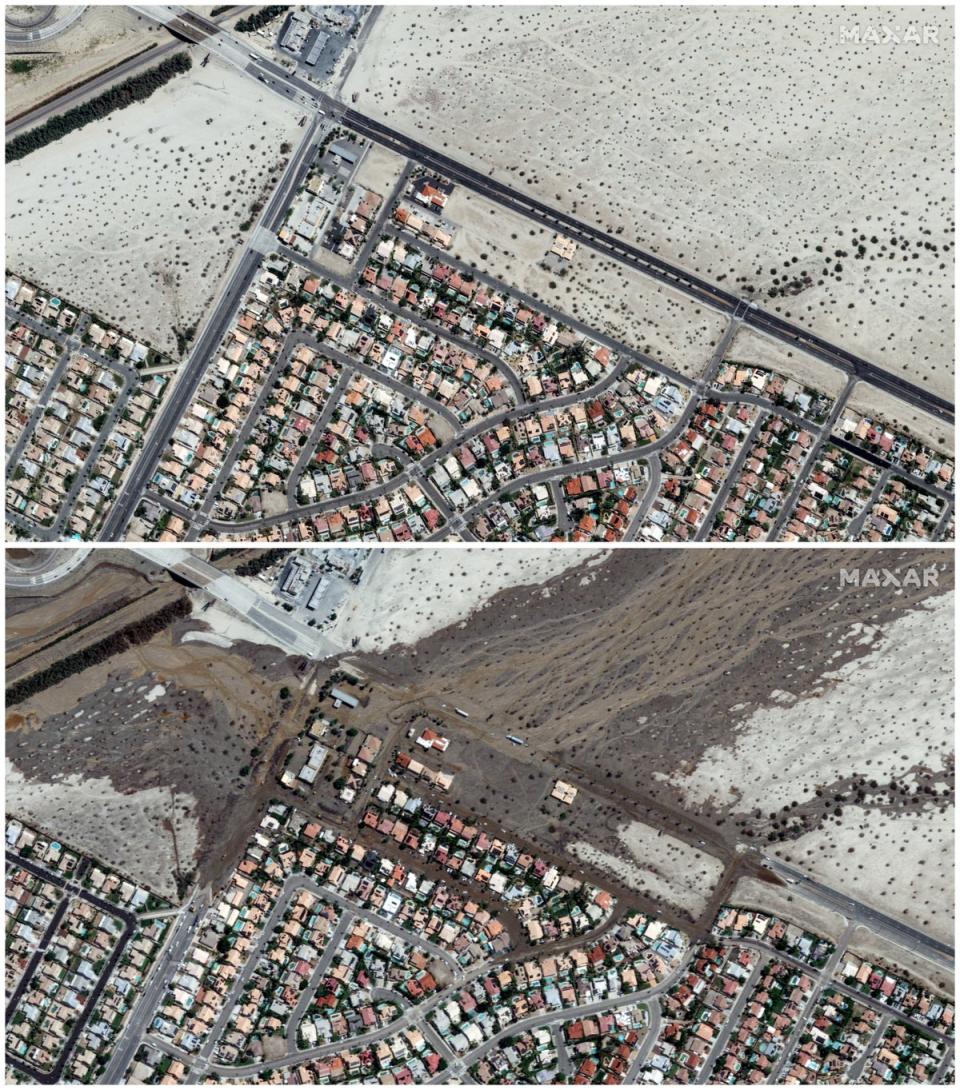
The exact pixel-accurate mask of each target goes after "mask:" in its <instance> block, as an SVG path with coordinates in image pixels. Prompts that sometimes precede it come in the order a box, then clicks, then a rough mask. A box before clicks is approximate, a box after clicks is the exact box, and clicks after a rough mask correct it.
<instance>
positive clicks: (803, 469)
mask: <svg viewBox="0 0 960 1090" xmlns="http://www.w3.org/2000/svg"><path fill="white" fill-rule="evenodd" d="M856 384H857V383H856V379H853V378H849V379H847V381H846V384H845V385H844V387H843V389H842V390H841V391H840V396H839V397H838V398H837V400H836V401H835V402H834V403H833V408H832V409H831V410H830V415H829V416H828V417H827V419H826V421H825V422H824V424H823V426H822V427H821V428H820V433H819V435H818V436H817V438H816V439H815V440H814V442H813V444H812V445H811V447H810V450H809V451H808V452H807V456H806V458H804V460H803V465H801V466H800V473H799V474H798V476H797V479H796V481H795V482H794V485H793V488H792V489H791V490H790V494H789V495H788V496H787V498H786V501H785V502H784V505H783V507H782V508H781V509H780V513H779V514H778V515H777V517H776V519H775V520H774V523H773V528H772V529H771V530H770V533H769V534H767V541H778V540H779V539H780V536H781V534H782V533H783V528H784V526H786V524H787V522H788V521H789V520H790V517H791V516H792V515H793V512H794V510H795V509H796V506H797V501H798V500H799V499H800V493H801V492H802V491H803V483H804V481H805V480H806V479H807V476H808V475H809V473H810V470H811V469H813V467H814V465H816V462H817V458H819V457H820V451H821V450H822V449H823V446H824V444H825V443H826V442H828V441H829V438H830V433H831V432H832V431H833V429H834V426H835V425H836V423H837V420H839V419H840V413H841V412H842V411H843V407H844V405H846V403H847V398H848V397H849V396H850V394H851V392H852V390H853V388H854V386H856Z"/></svg>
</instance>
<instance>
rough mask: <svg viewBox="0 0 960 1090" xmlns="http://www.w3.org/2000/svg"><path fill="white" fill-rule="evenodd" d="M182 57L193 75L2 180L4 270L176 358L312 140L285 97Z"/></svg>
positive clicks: (13, 166) (32, 157)
mask: <svg viewBox="0 0 960 1090" xmlns="http://www.w3.org/2000/svg"><path fill="white" fill-rule="evenodd" d="M184 48H185V50H187V51H188V52H189V53H190V55H191V56H192V58H193V68H192V69H191V70H190V71H189V72H188V73H185V74H183V75H179V76H176V77H174V79H173V80H171V81H170V82H169V83H168V84H166V85H165V86H164V87H163V88H162V89H161V90H159V91H157V92H156V93H155V94H153V95H152V96H151V97H150V98H149V99H147V100H146V101H145V102H139V103H136V104H134V105H132V106H128V107H127V108H126V109H124V110H120V111H115V112H114V113H112V114H111V115H110V116H109V117H106V118H104V119H103V120H101V121H97V122H94V123H92V124H90V125H86V126H84V128H82V129H79V130H77V131H76V132H72V133H70V134H69V135H67V136H66V137H64V138H63V139H62V140H58V141H56V142H55V143H53V144H49V145H47V146H46V147H45V148H41V149H39V150H38V151H34V152H32V153H31V154H29V155H28V156H26V158H24V159H21V160H18V161H16V162H14V163H10V164H8V166H7V172H6V179H7V219H6V223H7V265H8V267H10V268H11V269H13V270H15V271H17V272H19V273H22V274H23V275H24V276H26V277H28V278H29V279H32V280H34V281H36V282H38V283H39V284H41V285H42V286H44V287H46V288H48V289H49V290H51V291H53V292H55V293H57V294H59V295H61V296H62V297H63V298H65V299H68V300H69V301H70V302H72V303H75V304H76V305H78V306H80V307H83V308H85V309H88V310H92V311H94V312H95V313H97V314H100V315H102V316H103V317H104V318H106V319H107V320H109V321H112V322H115V323H116V324H117V325H118V326H119V327H120V328H121V329H123V330H124V331H126V332H129V333H131V334H132V335H135V336H136V337H138V338H142V339H144V340H146V341H147V342H149V343H150V344H152V345H153V346H154V347H156V348H158V349H162V350H163V351H166V352H169V353H171V354H172V355H174V356H178V354H179V353H178V350H177V339H176V336H175V333H174V330H180V331H181V332H183V331H185V330H188V329H190V328H191V327H193V326H194V325H196V323H197V322H198V321H199V319H200V318H201V316H202V315H203V314H204V313H205V311H206V309H207V307H208V306H209V305H210V303H211V302H212V300H213V299H214V298H215V297H216V295H217V294H218V292H219V289H220V286H221V282H222V278H223V276H224V274H225V272H226V270H227V268H228V267H229V264H230V261H231V258H232V257H233V255H234V254H235V253H236V251H237V249H238V246H239V244H240V242H241V241H242V239H243V237H244V232H242V231H241V229H240V225H241V224H242V223H244V222H246V221H248V220H249V219H250V215H251V207H252V206H253V204H254V203H255V202H257V201H258V200H260V199H262V198H263V196H264V195H265V193H266V192H267V191H268V189H269V187H270V186H271V184H272V182H273V181H275V180H276V179H277V178H279V176H280V171H281V169H282V166H283V164H284V163H285V162H286V160H287V158H288V157H289V156H288V154H287V153H285V152H283V151H282V150H281V146H286V145H289V146H290V147H291V148H292V147H294V146H296V144H297V142H298V141H299V139H300V138H301V136H302V133H301V131H300V129H299V128H298V127H297V120H298V118H299V116H300V114H299V112H298V111H297V110H296V109H294V108H292V107H290V106H289V105H287V104H286V103H284V102H283V101H282V100H281V99H280V98H279V96H277V95H272V94H269V93H268V92H267V91H265V90H263V89H262V88H261V87H260V85H259V84H258V83H257V82H256V81H255V80H251V79H249V78H247V77H245V76H244V75H243V74H242V73H240V72H238V71H237V70H236V69H235V68H233V67H231V66H228V65H225V64H221V63H220V62H219V61H216V60H212V61H211V62H210V63H209V64H208V65H207V66H206V67H205V68H202V67H201V66H200V62H201V61H202V59H203V57H204V56H206V55H207V54H206V53H205V52H204V51H203V50H200V49H198V48H190V47H186V46H185V47H184Z"/></svg>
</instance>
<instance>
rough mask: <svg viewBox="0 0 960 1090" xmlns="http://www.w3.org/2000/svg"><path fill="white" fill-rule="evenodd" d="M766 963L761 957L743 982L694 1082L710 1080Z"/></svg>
mask: <svg viewBox="0 0 960 1090" xmlns="http://www.w3.org/2000/svg"><path fill="white" fill-rule="evenodd" d="M765 964H766V960H765V959H764V958H760V960H759V961H758V962H757V964H756V965H754V967H753V970H752V972H751V973H750V975H749V976H748V977H747V979H746V980H745V981H744V982H743V987H742V988H741V989H740V994H739V995H738V996H737V998H736V1001H735V1002H734V1004H733V1006H732V1007H731V1008H730V1010H729V1012H728V1013H727V1016H726V1018H725V1019H724V1022H723V1025H722V1026H721V1027H720V1032H719V1033H718V1034H717V1037H716V1040H715V1041H714V1042H713V1044H712V1045H711V1046H710V1051H709V1052H708V1053H707V1055H706V1058H705V1059H704V1061H703V1064H702V1065H701V1067H700V1070H699V1071H698V1072H697V1076H696V1078H695V1079H694V1082H697V1083H705V1082H707V1081H709V1079H710V1075H711V1073H712V1071H713V1068H714V1065H715V1064H716V1062H717V1060H719V1059H720V1057H721V1056H722V1055H723V1050H724V1049H725V1048H726V1047H727V1041H729V1040H730V1035H731V1034H732V1033H733V1031H734V1030H735V1029H736V1028H737V1025H738V1023H739V1022H740V1016H741V1014H743V1008H744V1007H745V1006H746V1005H747V1000H748V999H749V998H750V996H751V995H753V989H754V987H755V986H756V983H757V980H758V978H759V976H760V973H761V972H762V970H763V967H764V965H765Z"/></svg>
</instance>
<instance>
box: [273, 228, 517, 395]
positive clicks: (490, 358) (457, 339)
mask: <svg viewBox="0 0 960 1090" xmlns="http://www.w3.org/2000/svg"><path fill="white" fill-rule="evenodd" d="M279 252H280V254H281V256H283V257H286V258H287V259H288V260H290V261H296V262H297V263H298V264H299V265H301V266H302V267H303V268H305V269H307V270H309V271H310V272H312V273H313V274H314V275H315V276H320V277H323V278H324V279H327V280H333V279H334V278H333V277H332V276H331V274H330V270H329V269H327V268H326V266H324V265H321V264H320V263H319V262H318V261H314V260H313V258H310V257H305V256H304V255H303V254H298V253H297V251H296V250H289V249H287V247H285V246H281V247H279ZM338 286H341V287H342V286H343V281H342V280H341V281H340V284H339V285H338ZM350 290H352V291H353V292H355V293H356V294H357V295H359V296H360V298H361V299H366V300H367V302H368V303H372V304H373V305H374V306H376V307H379V308H380V309H381V310H383V311H386V312H387V313H388V314H392V315H393V316H394V317H395V318H399V319H400V320H401V321H404V322H413V323H414V324H416V325H417V326H418V327H420V328H422V329H425V330H426V331H427V332H428V333H432V334H433V335H434V336H436V337H439V338H441V339H442V340H444V341H447V342H449V343H450V344H453V345H456V346H457V348H460V349H461V350H462V351H464V352H466V353H468V354H469V355H471V356H475V357H476V358H477V359H480V360H483V361H484V363H488V364H490V366H491V367H493V368H494V370H496V371H497V372H498V373H499V374H500V375H502V376H503V378H504V379H505V380H506V382H507V383H508V384H509V386H510V389H511V390H512V391H513V396H514V400H515V401H516V403H517V404H518V405H522V404H524V402H525V401H526V400H527V396H526V393H525V392H524V389H523V385H522V383H521V382H520V379H519V377H518V376H517V373H516V371H514V370H513V368H512V367H511V366H510V364H508V363H507V362H506V361H505V360H504V359H502V358H501V357H500V356H497V355H494V353H493V352H489V351H487V349H485V348H482V347H481V346H480V345H478V344H475V343H474V342H473V341H470V340H467V338H466V337H461V336H460V335H459V334H458V333H456V332H455V331H454V330H452V329H448V328H447V327H446V326H444V325H441V324H440V323H439V322H435V321H433V320H432V319H431V318H428V317H425V316H424V315H423V314H421V313H420V312H419V311H417V310H414V309H413V308H412V307H402V306H400V305H399V304H397V303H395V302H394V301H393V300H392V299H390V298H389V297H387V296H386V295H384V294H382V293H381V292H378V291H373V290H371V289H370V288H366V287H362V286H359V285H358V286H356V287H354V288H352V289H350Z"/></svg>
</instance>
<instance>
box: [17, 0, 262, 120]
mask: <svg viewBox="0 0 960 1090" xmlns="http://www.w3.org/2000/svg"><path fill="white" fill-rule="evenodd" d="M84 6H85V5H81V6H80V8H79V11H82V10H83V7H84ZM241 10H242V8H237V7H232V8H230V9H229V11H226V12H223V13H221V14H220V15H218V16H216V18H215V19H214V22H217V23H220V22H223V21H224V20H226V19H231V18H235V17H236V15H237V13H238V11H241ZM8 40H9V32H8ZM178 49H183V42H179V41H173V42H170V43H168V44H166V45H160V46H157V45H152V46H149V47H148V48H147V49H145V50H143V51H141V52H140V53H137V54H136V55H135V56H133V57H129V58H128V59H127V60H125V61H122V62H121V63H120V64H118V65H115V66H114V67H113V68H109V69H108V70H107V71H106V72H102V73H100V75H98V76H94V77H93V78H92V79H89V80H87V81H86V82H84V83H81V84H79V85H78V86H76V87H73V88H71V89H70V90H69V91H67V92H65V93H64V94H62V95H60V96H59V97H58V98H55V99H54V100H53V101H52V102H47V103H45V104H44V105H42V106H38V107H37V108H36V109H34V110H31V111H30V112H29V113H25V114H21V115H20V116H19V117H15V118H12V119H11V120H9V121H8V122H7V125H6V138H7V140H9V139H10V137H11V136H16V135H17V133H19V132H23V131H25V130H26V129H32V128H36V127H37V126H38V125H40V124H42V123H43V122H44V121H45V120H46V119H47V118H48V117H50V116H51V115H53V114H62V113H63V112H64V111H65V110H68V109H70V107H71V106H76V105H77V104H78V103H80V102H83V101H85V100H86V99H87V98H89V97H90V96H91V95H93V94H94V93H95V92H97V91H100V90H103V89H104V88H106V87H109V86H110V85H111V84H113V83H116V82H117V80H120V79H122V78H123V77H125V76H129V75H131V74H132V73H133V72H136V71H138V70H139V69H141V68H147V67H151V68H152V67H153V66H154V65H156V64H159V62H160V61H161V60H163V59H164V57H169V56H170V54H171V53H175V52H176V51H177V50H178Z"/></svg>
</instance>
